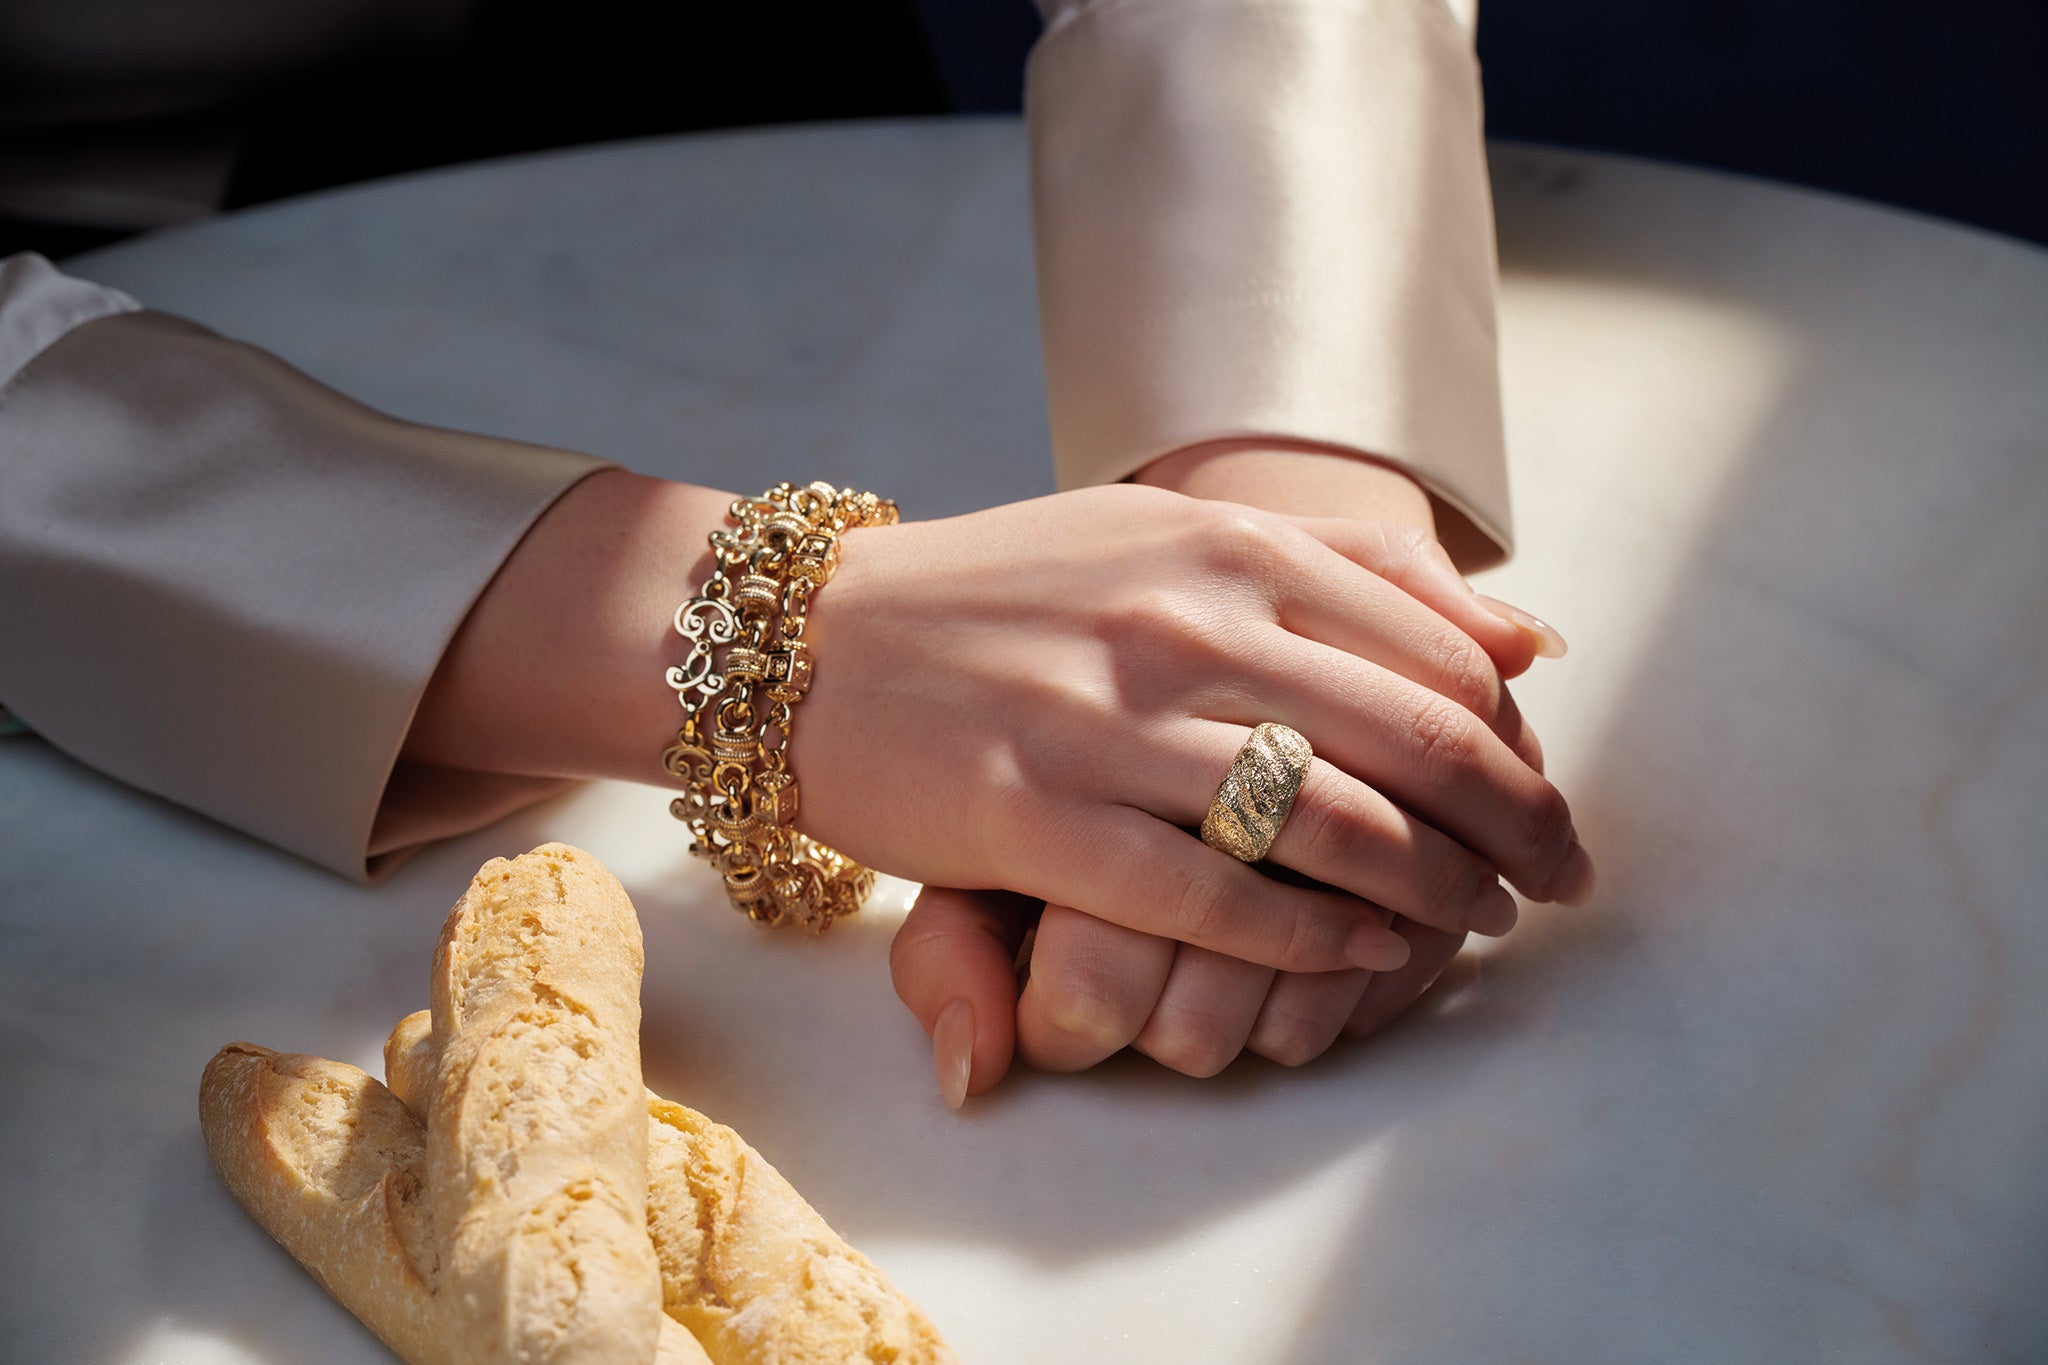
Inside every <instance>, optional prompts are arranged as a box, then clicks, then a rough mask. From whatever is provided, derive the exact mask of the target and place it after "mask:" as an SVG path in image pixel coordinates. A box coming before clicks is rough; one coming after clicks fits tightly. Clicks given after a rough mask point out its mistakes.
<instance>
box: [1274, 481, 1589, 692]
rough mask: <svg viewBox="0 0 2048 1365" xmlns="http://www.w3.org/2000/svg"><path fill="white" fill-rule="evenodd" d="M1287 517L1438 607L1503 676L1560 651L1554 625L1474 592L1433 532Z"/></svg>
mask: <svg viewBox="0 0 2048 1365" xmlns="http://www.w3.org/2000/svg"><path fill="white" fill-rule="evenodd" d="M1293 520H1294V522H1295V524H1296V525H1298V526H1299V527H1301V528H1302V529H1303V530H1305V531H1307V532H1308V533H1309V534H1310V535H1312V536H1314V537H1315V538H1316V539H1317V540H1320V541H1321V542H1322V543H1323V544H1325V545H1327V546H1329V547H1330V548H1331V549H1332V550H1335V551H1336V552H1337V553H1338V554H1341V555H1343V556H1344V557H1345V558H1346V559H1349V560H1350V561H1351V562H1352V563H1354V564H1357V565H1359V566H1361V567H1363V568H1367V569H1370V570H1372V571H1373V572H1374V573H1376V574H1378V575H1379V576H1380V577H1381V578H1384V579H1386V580H1387V581H1388V582H1390V583H1392V584H1394V585H1395V586H1396V587H1398V588H1400V589H1401V590H1402V591H1404V592H1407V593H1409V594H1410V595H1412V596H1413V597H1415V598H1417V599H1418V600H1420V601H1422V602H1424V603H1426V604H1428V605H1429V606H1430V607H1432V608H1434V609H1435V610H1436V611H1438V612H1440V613H1441V614H1442V615H1443V616H1444V617H1445V619H1447V620H1449V621H1450V622H1451V623H1452V624H1454V625H1456V626H1457V627H1458V628H1459V629H1460V630H1463V631H1464V632H1465V633H1466V634H1468V635H1470V636H1471V637H1472V638H1473V639H1474V640H1476V641H1478V642H1479V644H1480V647H1481V648H1483V649H1484V650H1485V651H1486V652H1487V654H1488V655H1489V656H1491V657H1492V659H1493V662H1494V665H1495V667H1497V668H1498V669H1499V670H1500V675H1501V676H1502V677H1503V678H1514V677H1519V676H1520V675H1521V674H1522V673H1524V672H1525V671H1527V670H1528V668H1529V665H1530V664H1531V663H1533V662H1534V661H1535V660H1536V659H1538V658H1555V657H1557V656H1558V655H1561V654H1563V653H1564V649H1565V644H1564V637H1563V636H1562V635H1560V634H1558V632H1557V631H1556V629H1555V628H1553V627H1551V626H1550V625H1548V624H1546V623H1545V622H1543V621H1542V620H1540V619H1538V618H1537V617H1534V616H1531V615H1529V614H1528V613H1527V612H1524V611H1522V610H1521V609H1520V608H1517V607H1511V606H1509V605H1508V604H1507V603H1505V602H1497V601H1494V600H1492V599H1489V598H1485V597H1482V596H1480V595H1479V594H1478V593H1477V592H1474V591H1473V589H1472V585H1471V584H1470V583H1468V582H1466V581H1465V577H1464V575H1463V574H1460V573H1459V572H1458V569H1457V566H1456V565H1455V564H1453V563H1452V562H1451V557H1450V555H1449V554H1448V553H1446V552H1445V550H1444V547H1443V546H1442V545H1441V544H1439V543H1438V542H1437V539H1436V537H1435V536H1432V535H1430V534H1429V533H1428V532H1427V531H1424V530H1422V529H1421V528H1419V527H1412V526H1404V525H1401V524H1399V523H1395V522H1382V521H1361V520H1358V519H1355V518H1349V517H1295V518H1293Z"/></svg>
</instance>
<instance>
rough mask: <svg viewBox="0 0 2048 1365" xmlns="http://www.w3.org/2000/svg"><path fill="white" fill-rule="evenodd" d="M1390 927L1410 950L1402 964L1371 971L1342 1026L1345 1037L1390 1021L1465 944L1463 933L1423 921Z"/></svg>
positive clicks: (1432, 981)
mask: <svg viewBox="0 0 2048 1365" xmlns="http://www.w3.org/2000/svg"><path fill="white" fill-rule="evenodd" d="M1394 928H1395V930H1396V931H1397V932H1398V933H1400V935H1401V936H1402V937H1403V938H1405V939H1407V940H1408V944H1409V946H1410V947H1411V948H1412V949H1413V950H1414V951H1413V952H1412V953H1411V954H1410V956H1409V958H1408V961H1407V964H1406V965H1405V966H1402V967H1400V968H1399V969H1397V970H1395V971H1391V972H1379V973H1375V974H1374V976H1373V979H1372V980H1371V981H1370V982H1368V983H1367V984H1366V988H1365V994H1364V995H1362V996H1360V997H1359V1001H1358V1006H1357V1008H1356V1009H1354V1010H1352V1012H1351V1018H1350V1019H1349V1020H1348V1021H1347V1022H1346V1023H1345V1025H1344V1034H1345V1036H1346V1037H1349V1038H1363V1037H1366V1036H1367V1035H1369V1034H1372V1033H1376V1032H1378V1031H1379V1030H1380V1029H1383V1028H1385V1027H1386V1026H1387V1025H1388V1024H1390V1023H1392V1022H1393V1021H1394V1020H1395V1018H1397V1017H1398V1016H1399V1015H1400V1014H1401V1012H1402V1011H1403V1010H1405V1009H1407V1008H1408V1007H1409V1006H1410V1005H1412V1004H1414V1003H1415V1002H1416V1000H1418V999H1419V998H1421V995H1422V993H1423V992H1424V991H1426V990H1428V989H1429V988H1430V987H1431V986H1432V985H1434V984H1435V983H1436V979H1437V978H1438V977H1440V976H1442V975H1443V972H1444V968H1446V967H1448V966H1450V965H1451V959H1452V958H1454V957H1456V956H1457V955H1458V950H1459V949H1460V948H1462V947H1464V946H1465V936H1464V935H1463V934H1446V933H1444V932H1442V931H1441V930H1438V929H1432V928H1430V927H1429V926H1428V925H1426V924H1413V923H1407V922H1403V921H1399V920H1397V921H1395V924H1394Z"/></svg>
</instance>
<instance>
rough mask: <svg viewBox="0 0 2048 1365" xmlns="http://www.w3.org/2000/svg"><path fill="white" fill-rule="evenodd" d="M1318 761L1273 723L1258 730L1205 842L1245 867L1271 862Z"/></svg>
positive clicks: (1222, 790) (1219, 792) (1210, 817)
mask: <svg viewBox="0 0 2048 1365" xmlns="http://www.w3.org/2000/svg"><path fill="white" fill-rule="evenodd" d="M1314 756H1315V750H1313V749H1311V748H1310V747H1309V742H1308V741H1307V740H1306V739H1303V738H1302V737H1301V734H1300V732H1299V731H1296V730H1290V729H1288V728H1287V727H1286V726H1284V725H1281V724H1278V723H1276V722H1274V721H1270V720H1269V721H1267V722H1266V723H1265V724H1263V725H1261V726H1259V727H1258V728H1257V729H1255V730H1253V731H1252V733H1251V738H1250V739H1247V740H1246V741H1245V742H1244V746H1243V747H1242V748H1240V749H1239V750H1238V751H1237V758H1236V760H1235V761H1233V762H1232V763H1231V765H1230V771H1229V772H1227V773H1225V774H1224V775H1223V783H1222V785H1221V786H1219V787H1217V788H1216V799H1215V800H1214V801H1211V802H1210V803H1209V813H1208V814H1207V815H1206V816H1204V817H1203V818H1202V842H1203V843H1205V844H1207V845H1208V846H1209V847H1211V848H1213V849H1217V850H1219V851H1221V852H1224V853H1228V854H1229V855H1230V856H1231V857H1233V858H1236V859H1239V860H1240V861H1242V862H1247V863H1255V862H1257V861H1259V860H1260V859H1261V858H1263V857H1265V856H1266V852H1267V850H1268V849H1270V848H1272V847H1273V840H1274V839H1276V838H1278V837H1279V834H1280V826H1282V825H1284V824H1286V823H1287V816H1288V813H1289V812H1290V811H1292V810H1293V809H1294V796H1295V793H1296V792H1299V791H1300V790H1301V784H1302V783H1303V782H1304V781H1306V780H1307V778H1308V761H1309V759H1311V758H1313V757H1314Z"/></svg>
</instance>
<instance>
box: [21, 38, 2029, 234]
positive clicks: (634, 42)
mask: <svg viewBox="0 0 2048 1365" xmlns="http://www.w3.org/2000/svg"><path fill="white" fill-rule="evenodd" d="M37 2H38V0H11V3H10V4H9V5H8V6H7V7H6V9H5V11H4V12H0V19H6V18H9V17H11V18H13V19H15V20H19V19H20V18H21V16H22V15H23V14H32V13H33V9H32V7H33V5H34V4H35V3H37ZM43 2H45V3H58V2H59V0H43ZM1038 28H1039V22H1038V17H1037V13H1036V11H1035V9H1034V8H1033V6H1032V4H1031V0H838V2H837V3H823V2H821V0H790V2H789V3H782V4H774V5H745V6H731V5H706V4H691V5H678V4H663V5H654V4H648V3H642V2H639V0H592V2H591V3H584V4H580V5H577V6H575V7H573V8H571V7H567V6H561V5H547V4H542V3H539V0H483V3H481V4H480V5H478V6H477V8H476V9H475V11H474V13H473V14H472V15H471V16H470V18H469V20H468V21H467V22H466V23H465V24H464V25H462V26H461V29H460V32H459V34H458V39H459V40H458V41H454V42H446V41H443V42H439V43H437V44H429V45H426V46H427V47H428V48H431V50H423V48H422V45H421V44H420V43H417V42H415V43H413V44H412V45H411V46H410V47H409V48H408V46H407V45H406V44H405V43H402V42H400V43H386V44H384V46H383V50H381V51H359V52H358V53H357V55H355V56H353V57H350V58H347V59H343V60H326V61H322V62H319V63H317V64H313V63H307V62H305V61H303V60H302V61H300V62H299V64H298V65H297V66H296V67H294V68H292V69H289V70H285V71H281V72H272V73H270V74H269V75H268V76H267V77H266V78H265V79H262V80H250V79H247V78H242V79H240V80H239V81H229V82H227V84H228V85H229V86H230V87H232V88H230V89H228V90H226V91H224V92H216V93H215V94H214V95H212V96H211V97H209V99H208V100H197V101H195V100H193V99H185V100H183V101H176V100H172V101H167V102H166V104H165V107H164V108H162V109H159V110H156V111H154V112H150V113H148V114H147V115H146V116H145V117H130V118H129V119H128V120H127V121H126V124H125V125H124V126H121V127H117V128H112V129H111V130H110V127H109V125H108V121H107V119H106V118H105V117H104V116H103V114H95V115H93V116H92V117H90V118H87V119H83V120H73V121H72V123H71V124H68V125H67V124H66V123H64V122H63V121H62V120H53V119H51V118H49V117H48V116H47V114H39V115H37V116H36V117H35V118H32V119H27V120H24V119H23V118H19V117H16V118H12V119H10V118H8V117H7V116H6V107H7V106H8V104H9V102H10V97H9V95H8V94H7V93H6V91H5V87H6V85H7V83H8V82H9V81H10V79H12V81H13V84H14V86H15V91H16V94H17V96H20V95H21V92H23V91H27V92H28V93H29V96H35V95H43V96H48V95H51V94H52V93H53V92H52V91H50V90H49V89H47V88H38V87H36V86H35V85H34V84H33V81H34V80H35V79H40V80H43V81H44V82H46V83H47V82H48V81H49V80H50V79H51V78H50V77H49V76H48V73H47V72H40V73H38V72H29V71H12V72H10V70H9V68H8V62H7V57H6V55H5V42H4V40H5V38H6V36H7V31H6V28H5V26H4V25H0V160H4V157H5V155H6V154H7V153H9V151H10V150H11V151H13V152H17V153H18V152H24V151H25V152H27V153H29V154H31V155H32V156H34V157H40V158H44V161H45V164H47V161H48V158H52V157H55V158H59V159H61V158H63V157H65V156H66V155H67V154H69V153H70V151H71V150H73V149H75V151H76V155H77V156H80V157H85V156H104V155H105V151H104V148H105V146H106V144H107V140H108V138H109V137H110V135H113V134H118V135H119V136H121V137H126V138H130V139H133V140H138V145H140V144H151V143H154V144H160V145H169V144H172V143H178V142H180V140H181V139H182V140H186V141H190V142H192V143H194V144H195V145H197V144H201V143H207V142H208V141H209V139H211V140H212V142H213V143H214V144H218V145H221V146H227V147H230V148H231V149H232V152H231V154H230V155H229V156H228V157H227V160H226V162H225V164H226V165H227V166H228V167H229V168H230V169H229V170H228V171H227V172H226V175H225V179H224V181H223V182H222V184H221V187H220V190H219V193H218V197H217V200H215V201H214V203H211V204H209V205H207V207H209V208H210V207H213V206H216V205H217V206H218V207H221V208H233V207H239V206H242V205H247V204H254V203H261V202H263V201H265V200H268V199H273V198H277V197H280V196H284V195H289V194H297V193H301V192H304V191H307V190H312V189H318V188H323V187H326V186H330V185H336V184H344V183H348V182H350V181H354V180H360V179H365V178H369V177H373V176H381V175H388V174H392V173H395V172H399V171H406V170H415V169H420V168H423V167H429V166H437V165H445V164H450V163H453V162H459V161H466V160H471V159H474V158H476V157H481V156H493V155H501V154H506V153H512V152H519V151H528V150H534V149H539V148H546V147H559V146H568V145H573V144H577V143H583V142H591V141H599V140H605V139H611V138H618V137H629V136H639V135H646V134H655V133H664V132H677V131H685V130H691V129H703V128H715V127H727V126H739V125H748V124H764V123H783V122H793V121H803V120H813V119H833V118H863V117H876V116H888V115H912V114H943V113H948V112H987V111H1001V110H1015V109H1017V108H1018V107H1019V95H1020V90H1021V86H1022V76H1023V63H1024V56H1025V53H1026V51H1027V50H1028V48H1029V46H1030V44H1031V42H1032V40H1033V39H1034V38H1035V37H1036V35H1037V32H1038ZM361 46H364V45H360V44H359V47H361ZM368 46H370V47H373V48H374V47H375V45H374V44H372V45H368ZM1479 50H1480V58H1481V61H1482V64H1483V66H1484V72H1485V89H1486V99H1487V125H1488V131H1489V133H1490V134H1491V135H1493V136H1497V137H1508V138H1521V139H1530V140H1536V141H1542V142H1553V143H1563V144H1568V145H1572V146H1579V147H1590V148H1600V149H1606V150H1612V151H1620V152H1629V153H1634V154H1638V155H1643V156H1650V157H1658V158H1663V159H1668V160H1674V161H1682V162H1691V163H1694V164H1698V165H1705V166H1715V167H1722V168H1726V169H1729V170H1734V171H1739V172H1743V173H1746V174H1750V175H1758V176H1765V177H1770V178H1773V179H1779V180H1786V181H1792V182H1796V183H1799V184H1803V185H1809V186H1814V187H1818V188H1822V189H1829V190H1835V191H1839V192H1841V193H1845V194H1851V195H1856V196H1860V197H1863V198H1867V199H1874V200H1879V201H1882V202H1885V203H1889V204H1894V205H1899V206H1902V207H1906V208H1910V209H1917V210H1920V211H1922V212H1925V213H1931V214H1935V215H1939V216H1941V217H1945V218H1952V219H1956V220H1959V221H1962V222H1966V223H1971V224H1975V225H1977V226H1980V227H1985V228H1990V229H1994V230H1996V231H2000V232H2005V233H2009V234H2012V235H2014V236H2018V237H2023V238H2027V239H2030V240H2032V241H2035V242H2043V243H2048V184H2044V182H2048V94H2044V91H2048V4H2044V3H2042V0H1981V3H1974V4H1959V5H1949V6H1939V5H1925V4H1903V3H1883V2H1882V0H1876V2H1874V0H1727V2H1725V3H1715V2H1714V0H1656V2H1655V3H1644V0H1547V3H1543V4H1529V3H1515V2H1514V0H1490V3H1486V4H1484V5H1483V7H1482V16H1481V24H1480V38H1479ZM54 93H56V94H62V93H63V92H61V91H57V92H54ZM20 102H21V101H20V99H16V100H15V101H14V103H16V104H17V105H18V104H19V103H20ZM45 103H46V104H47V100H46V101H45ZM202 211H203V210H202ZM109 216H111V217H113V218H119V216H120V215H119V214H111V215H102V217H103V218H105V217H109ZM92 217H93V215H90V214H81V213H77V212H69V213H53V212H50V211H47V210H45V211H40V212H29V213H24V212H21V211H20V210H19V208H18V207H17V208H16V209H14V210H11V211H10V210H7V209H5V208H4V207H0V252H5V251H7V250H13V249H19V248H23V247H28V248H33V249H37V250H42V251H44V252H46V253H48V254H51V255H63V254H66V253H68V252H70V251H74V250H79V249H84V248H87V247H91V246H95V245H99V244H102V243H104V242H106V241H111V240H115V239H117V238H119V237H121V236H123V235H126V234H127V233H129V232H132V231H135V230H136V229H137V228H138V227H141V226H148V225H150V224H149V223H136V222H121V221H92ZM157 221H171V220H170V219H167V218H166V219H159V220H157Z"/></svg>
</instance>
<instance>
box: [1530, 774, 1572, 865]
mask: <svg viewBox="0 0 2048 1365" xmlns="http://www.w3.org/2000/svg"><path fill="white" fill-rule="evenodd" d="M1527 819H1528V824H1527V826H1526V828H1525V830H1524V834H1523V843H1524V848H1525V852H1526V854H1527V856H1528V859H1529V863H1530V865H1531V866H1532V867H1537V868H1541V869H1543V871H1544V872H1545V873H1546V874H1548V873H1549V872H1551V871H1553V870H1555V869H1556V867H1557V865H1558V864H1559V863H1562V862H1563V861H1564V855H1565V851H1566V849H1567V848H1568V847H1569V846H1570V844H1571V838H1572V808H1571V806H1570V805H1569V804H1568V803H1567V802H1566V801H1565V799H1564V793H1562V792H1560V791H1559V790H1558V789H1557V788H1555V787H1553V786H1551V785H1550V784H1549V783H1548V782H1546V783H1544V784H1543V786H1542V789H1541V790H1540V791H1539V792H1538V794H1537V796H1536V798H1535V799H1534V801H1532V802H1531V803H1530V807H1529V811H1528V815H1527Z"/></svg>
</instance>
